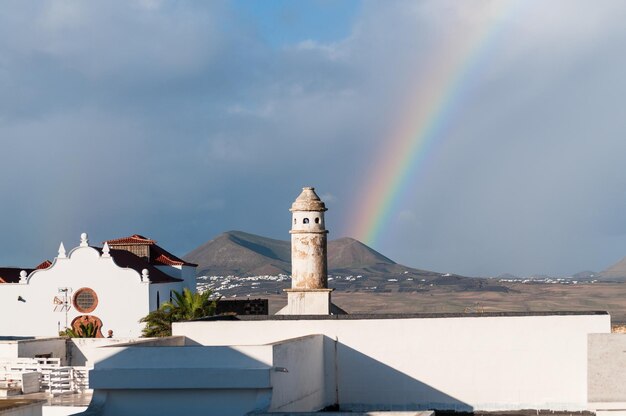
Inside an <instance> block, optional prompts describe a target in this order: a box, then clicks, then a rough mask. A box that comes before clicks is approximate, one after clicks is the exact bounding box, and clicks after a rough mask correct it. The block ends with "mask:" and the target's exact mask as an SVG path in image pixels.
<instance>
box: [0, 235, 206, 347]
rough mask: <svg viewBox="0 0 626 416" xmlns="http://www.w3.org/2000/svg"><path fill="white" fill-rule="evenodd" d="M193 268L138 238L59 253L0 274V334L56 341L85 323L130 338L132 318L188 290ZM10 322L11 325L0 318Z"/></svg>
mask: <svg viewBox="0 0 626 416" xmlns="http://www.w3.org/2000/svg"><path fill="white" fill-rule="evenodd" d="M195 268H196V265H195V264H191V263H187V262H185V261H184V260H181V259H180V258H178V257H176V256H174V255H173V254H171V253H168V252H167V251H166V250H164V249H163V248H161V247H159V246H158V245H157V244H156V241H154V240H151V239H149V238H146V237H142V236H140V235H133V236H130V237H125V238H120V239H115V240H109V241H105V242H104V244H103V246H102V247H93V246H90V245H89V241H88V238H87V234H85V233H83V234H82V235H81V242H80V245H79V246H78V247H76V248H74V249H72V250H70V251H69V252H66V250H65V248H64V246H63V243H61V245H60V247H59V252H58V255H57V257H56V258H55V259H54V260H53V261H52V262H44V263H42V264H41V265H39V266H38V268H36V269H34V270H20V269H15V268H4V269H0V316H2V317H3V319H2V321H0V336H56V335H58V333H59V331H62V330H64V329H65V328H72V327H74V328H78V327H79V325H80V323H92V324H93V325H94V326H95V327H96V328H97V329H98V337H102V336H106V335H107V333H108V331H109V330H111V331H113V336H114V337H116V338H120V337H137V336H140V335H141V329H142V328H143V324H141V323H139V320H140V319H141V318H142V317H144V316H146V315H147V314H148V313H149V312H150V311H153V310H155V309H157V308H158V307H159V305H160V304H161V303H162V302H165V301H168V300H170V298H171V296H172V291H174V290H175V291H178V292H180V291H182V290H183V288H185V287H187V288H189V289H191V290H195ZM7 317H12V318H11V319H6V318H7Z"/></svg>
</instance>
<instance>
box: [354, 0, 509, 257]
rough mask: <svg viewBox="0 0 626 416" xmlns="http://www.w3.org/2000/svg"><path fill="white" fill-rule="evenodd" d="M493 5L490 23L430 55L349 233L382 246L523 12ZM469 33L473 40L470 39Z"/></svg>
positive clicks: (503, 1) (367, 179) (367, 184)
mask: <svg viewBox="0 0 626 416" xmlns="http://www.w3.org/2000/svg"><path fill="white" fill-rule="evenodd" d="M489 4H490V5H491V10H490V12H491V13H490V21H489V22H488V23H486V24H484V25H483V26H482V27H481V28H476V29H475V30H473V31H472V33H471V34H466V33H464V34H463V35H464V36H463V37H462V38H459V37H458V36H457V37H454V38H452V37H449V38H447V39H445V40H444V45H445V47H441V48H439V51H438V53H437V54H436V55H435V56H428V57H427V58H426V59H427V60H428V62H429V67H428V68H427V69H426V72H420V76H419V77H418V80H416V81H417V82H416V85H415V87H414V88H412V89H410V90H409V93H410V94H412V95H411V98H410V99H409V101H408V103H407V104H406V105H405V106H404V108H405V109H406V111H404V112H403V115H402V116H401V117H400V122H398V123H396V124H395V128H394V129H393V131H392V132H391V133H390V134H389V135H387V136H386V137H387V139H386V140H385V141H384V148H383V149H382V151H381V152H380V153H379V154H381V155H382V156H381V157H380V158H379V159H378V160H377V161H376V162H375V163H374V165H373V166H372V169H371V170H370V171H369V172H370V174H369V175H366V177H365V181H364V182H363V184H362V187H361V188H359V189H360V190H359V191H358V195H357V197H356V198H355V199H354V201H355V203H356V206H355V207H356V209H354V210H351V211H349V212H351V213H352V214H354V213H356V214H355V215H353V216H352V217H351V218H350V219H349V221H348V222H347V224H348V230H347V233H346V235H349V236H353V237H355V238H357V239H359V240H361V241H364V242H366V243H367V244H369V245H371V246H376V245H377V242H378V241H379V239H380V237H381V234H382V233H383V230H384V229H385V228H386V227H387V226H388V225H389V224H390V222H391V220H392V218H394V215H396V214H397V213H398V206H399V205H400V203H401V201H402V200H403V199H404V198H406V197H407V194H408V193H409V191H410V189H411V184H412V182H413V181H414V180H415V179H416V176H417V174H418V169H420V167H422V166H423V165H424V163H425V162H426V160H427V159H428V157H429V155H431V154H432V152H433V151H434V147H435V144H437V143H438V142H441V141H444V140H445V133H446V127H447V126H448V125H449V124H450V122H451V120H452V119H453V117H454V116H455V114H456V113H457V110H458V108H459V106H460V104H461V103H462V102H463V98H464V96H466V95H467V91H468V90H469V89H470V88H471V85H472V81H473V80H474V79H475V74H476V73H477V72H478V71H479V70H480V69H482V68H483V66H484V64H485V63H486V62H488V57H489V52H490V51H491V50H493V47H494V44H495V43H496V41H497V39H498V34H499V32H500V31H501V30H502V28H503V23H504V22H506V20H507V18H508V17H509V16H510V15H511V14H513V12H514V10H516V9H518V6H519V5H520V4H521V1H519V0H510V1H507V0H499V1H494V2H491V3H489ZM465 35H467V36H465Z"/></svg>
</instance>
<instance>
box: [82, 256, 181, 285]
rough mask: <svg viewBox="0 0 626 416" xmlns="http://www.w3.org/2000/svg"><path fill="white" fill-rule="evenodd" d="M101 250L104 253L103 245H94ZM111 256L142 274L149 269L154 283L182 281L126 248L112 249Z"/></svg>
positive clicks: (122, 265)
mask: <svg viewBox="0 0 626 416" xmlns="http://www.w3.org/2000/svg"><path fill="white" fill-rule="evenodd" d="M93 248H95V249H96V250H98V251H99V252H101V253H102V247H93ZM109 254H110V255H111V257H113V261H114V262H115V264H117V265H118V266H119V267H126V268H129V269H133V270H135V271H137V272H138V273H139V274H141V271H142V270H143V269H147V270H148V275H149V278H150V282H152V283H173V282H182V281H183V280H182V279H178V278H176V277H172V276H170V275H169V274H167V273H165V272H162V271H161V270H159V269H157V268H156V267H154V266H153V265H152V264H150V263H149V262H148V260H146V259H145V258H143V257H139V256H137V255H135V254H133V253H131V252H130V251H126V250H114V249H111V250H110V251H109Z"/></svg>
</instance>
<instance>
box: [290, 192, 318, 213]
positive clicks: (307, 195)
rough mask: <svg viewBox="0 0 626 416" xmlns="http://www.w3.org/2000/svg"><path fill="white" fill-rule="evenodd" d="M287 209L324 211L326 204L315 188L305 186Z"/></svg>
mask: <svg viewBox="0 0 626 416" xmlns="http://www.w3.org/2000/svg"><path fill="white" fill-rule="evenodd" d="M289 211H292V212H293V211H326V205H324V203H323V202H322V200H321V199H320V197H319V196H317V194H316V193H315V188H313V187H309V186H306V187H304V188H302V192H301V193H300V195H298V197H297V198H296V200H295V201H294V203H293V204H291V209H290V210H289Z"/></svg>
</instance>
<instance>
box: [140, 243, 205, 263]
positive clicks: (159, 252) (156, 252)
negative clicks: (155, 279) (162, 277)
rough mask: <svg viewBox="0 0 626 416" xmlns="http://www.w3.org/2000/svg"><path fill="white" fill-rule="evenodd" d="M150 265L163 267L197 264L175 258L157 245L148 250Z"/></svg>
mask: <svg viewBox="0 0 626 416" xmlns="http://www.w3.org/2000/svg"><path fill="white" fill-rule="evenodd" d="M150 263H151V264H162V265H164V266H191V267H196V266H197V264H194V263H188V262H186V261H185V260H183V259H181V258H179V257H176V256H175V255H173V254H172V253H170V252H169V251H167V250H165V249H164V248H163V247H161V246H157V245H155V246H153V247H151V248H150Z"/></svg>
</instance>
